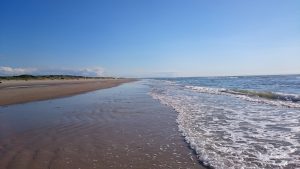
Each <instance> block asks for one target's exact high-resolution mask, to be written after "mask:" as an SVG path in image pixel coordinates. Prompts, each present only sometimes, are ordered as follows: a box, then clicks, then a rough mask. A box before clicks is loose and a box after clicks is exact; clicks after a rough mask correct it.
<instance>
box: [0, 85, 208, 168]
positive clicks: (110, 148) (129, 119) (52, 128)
mask: <svg viewBox="0 0 300 169" xmlns="http://www.w3.org/2000/svg"><path fill="white" fill-rule="evenodd" d="M124 81H126V80H116V81H114V83H113V85H111V86H117V85H119V84H120V83H123V82H124ZM127 81H128V80H127ZM143 83H144V82H143V81H135V82H131V83H125V84H122V85H119V86H117V87H113V88H109V89H102V90H96V91H92V92H87V93H84V94H80V95H74V96H70V97H63V98H57V99H51V100H44V101H36V102H29V103H25V104H16V105H10V106H0V130H1V132H0V168H3V169H44V168H45V169H46V168H47V169H49V168H51V169H61V168H64V169H75V168H76V169H94V168H100V169H101V168H103V169H106V168H136V169H143V168H145V169H149V168H153V169H157V168H172V169H175V168H176V169H179V168H184V169H187V168H190V169H203V168H204V167H203V166H202V165H201V164H199V162H198V160H197V156H196V155H195V153H194V151H193V150H191V149H190V148H189V146H188V144H187V143H186V142H185V141H184V138H183V137H182V136H181V133H180V132H179V131H178V126H177V123H176V118H177V112H175V111H174V110H173V109H170V108H169V107H167V106H165V105H162V104H160V102H159V101H158V100H155V99H153V98H152V97H151V96H150V95H149V94H148V93H149V92H150V88H149V86H147V85H145V84H143ZM109 84H111V83H109ZM90 85H92V84H90ZM67 86H68V85H67ZM111 86H110V87H111ZM53 87H55V88H58V86H55V85H53ZM73 87H74V86H73ZM73 87H71V86H69V87H63V88H65V89H67V88H73ZM77 87H78V86H77ZM106 87H107V86H106ZM37 88H39V87H37ZM41 88H42V87H41ZM74 88H75V87H74ZM78 88H79V87H78ZM103 88H104V87H103ZM5 90H9V89H5ZM11 90H19V88H18V89H11ZM49 90H50V89H49ZM62 91H63V90H62ZM1 97H2V96H1ZM1 100H2V99H1Z"/></svg>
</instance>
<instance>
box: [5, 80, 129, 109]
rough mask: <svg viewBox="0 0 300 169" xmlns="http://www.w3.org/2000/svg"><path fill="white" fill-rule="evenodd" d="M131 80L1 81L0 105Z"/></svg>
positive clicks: (54, 96)
mask: <svg viewBox="0 0 300 169" xmlns="http://www.w3.org/2000/svg"><path fill="white" fill-rule="evenodd" d="M130 81H133V79H101V80H100V79H99V80H98V79H79V80H28V81H25V80H6V81H1V82H2V83H0V106H1V105H10V104H17V103H25V102H30V101H37V100H46V99H53V98H58V97H65V96H70V95H75V94H79V93H84V92H88V91H93V90H97V89H104V88H110V87H114V86H118V85H120V84H122V83H126V82H130Z"/></svg>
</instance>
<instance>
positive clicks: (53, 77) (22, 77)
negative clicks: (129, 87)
mask: <svg viewBox="0 0 300 169" xmlns="http://www.w3.org/2000/svg"><path fill="white" fill-rule="evenodd" d="M47 79H49V80H57V79H116V78H114V77H86V76H73V75H36V76H34V75H19V76H0V80H47Z"/></svg>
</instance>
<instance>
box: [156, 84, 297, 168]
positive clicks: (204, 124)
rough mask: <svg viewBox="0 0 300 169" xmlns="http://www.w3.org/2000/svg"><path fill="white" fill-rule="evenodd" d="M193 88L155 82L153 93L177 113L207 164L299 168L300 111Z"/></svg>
mask: <svg viewBox="0 0 300 169" xmlns="http://www.w3.org/2000/svg"><path fill="white" fill-rule="evenodd" d="M187 88H189V89H191V88H192V87H187ZM192 89H193V90H185V89H184V88H182V87H180V86H176V85H172V86H169V85H168V84H167V83H164V82H159V81H155V83H152V92H151V93H150V94H151V96H152V97H153V98H155V99H158V100H160V101H161V103H163V104H166V105H169V106H171V107H172V108H174V109H175V110H176V111H177V112H178V117H177V123H178V126H179V130H180V132H181V133H182V134H183V136H185V139H186V142H187V143H189V144H190V146H191V148H193V149H194V150H195V151H196V152H197V154H198V155H199V160H201V161H202V162H203V163H204V164H206V165H209V166H212V167H214V168H217V169H223V168H224V169H227V168H228V169H230V168H232V169H236V168H238V169H240V168H300V153H299V152H300V140H299V139H300V138H299V130H300V120H299V119H300V110H297V109H294V108H288V107H277V106H274V105H273V104H265V102H261V101H259V100H255V101H253V100H251V102H249V101H248V99H254V98H249V97H247V96H245V97H246V98H242V97H236V96H234V95H229V94H228V95H227V94H225V95H224V94H219V92H220V89H215V88H201V87H197V88H194V87H193V88H192ZM195 90H198V91H199V90H200V91H201V92H195ZM221 90H223V89H221ZM202 91H204V92H202ZM233 96H234V97H233ZM262 103H263V104H262ZM297 135H298V136H297Z"/></svg>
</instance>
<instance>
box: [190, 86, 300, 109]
mask: <svg viewBox="0 0 300 169" xmlns="http://www.w3.org/2000/svg"><path fill="white" fill-rule="evenodd" d="M185 87H186V88H188V89H192V90H194V91H197V92H200V93H208V94H218V95H220V94H224V95H230V96H234V97H238V98H241V99H245V100H248V101H254V102H262V103H267V104H272V105H281V106H287V107H293V108H300V104H299V103H298V102H300V95H296V94H286V93H275V92H259V91H253V90H240V89H225V88H210V87H201V86H185Z"/></svg>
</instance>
